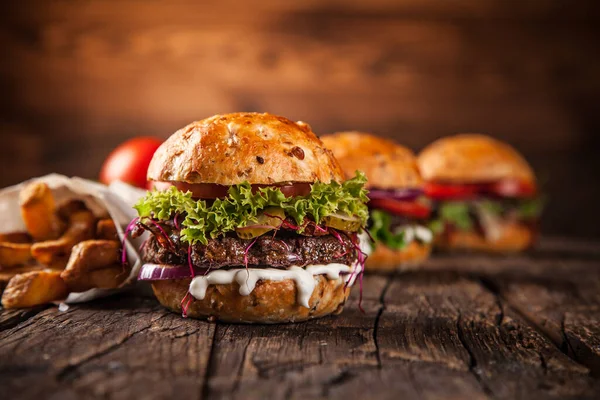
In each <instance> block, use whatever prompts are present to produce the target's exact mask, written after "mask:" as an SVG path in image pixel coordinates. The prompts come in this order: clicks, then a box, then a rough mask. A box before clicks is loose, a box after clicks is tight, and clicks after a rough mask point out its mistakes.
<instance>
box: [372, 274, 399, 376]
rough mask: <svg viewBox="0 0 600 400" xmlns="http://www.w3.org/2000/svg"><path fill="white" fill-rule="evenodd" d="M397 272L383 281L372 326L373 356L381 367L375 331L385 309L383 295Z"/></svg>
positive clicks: (378, 366) (376, 331) (377, 329)
mask: <svg viewBox="0 0 600 400" xmlns="http://www.w3.org/2000/svg"><path fill="white" fill-rule="evenodd" d="M396 276H397V274H393V275H390V276H388V277H387V281H386V282H385V286H384V287H383V289H382V290H381V294H380V295H379V309H378V310H377V315H376V316H375V321H374V325H375V326H374V327H373V342H374V344H375V357H376V358H377V368H380V369H381V368H382V365H383V364H382V362H381V353H380V350H379V342H378V341H377V333H378V331H379V320H380V319H381V315H382V314H383V311H384V310H385V295H386V293H387V291H388V289H389V288H390V285H391V284H392V281H393V280H394V279H395V278H396Z"/></svg>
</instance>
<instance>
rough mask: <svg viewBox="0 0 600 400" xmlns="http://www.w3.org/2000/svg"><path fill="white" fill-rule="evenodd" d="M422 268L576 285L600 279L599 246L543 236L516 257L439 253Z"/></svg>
mask: <svg viewBox="0 0 600 400" xmlns="http://www.w3.org/2000/svg"><path fill="white" fill-rule="evenodd" d="M419 268H420V269H423V270H427V271H459V272H461V273H466V274H471V275H474V276H478V277H483V278H485V279H492V280H494V279H505V280H506V279H512V280H520V281H527V280H529V281H531V280H536V281H537V282H548V283H549V284H551V283H552V282H563V283H564V282H573V283H577V282H580V281H582V280H583V281H585V280H586V279H591V280H594V279H600V245H599V244H598V242H597V241H587V242H586V241H581V240H573V239H568V238H565V237H542V238H541V239H540V240H539V243H538V244H537V245H536V247H535V248H534V249H533V250H531V251H528V252H524V253H520V254H513V255H490V254H481V253H468V252H463V253H443V252H439V253H436V254H435V255H434V256H433V257H431V258H430V259H429V260H427V261H426V262H425V263H424V264H423V265H421V266H420V267H419Z"/></svg>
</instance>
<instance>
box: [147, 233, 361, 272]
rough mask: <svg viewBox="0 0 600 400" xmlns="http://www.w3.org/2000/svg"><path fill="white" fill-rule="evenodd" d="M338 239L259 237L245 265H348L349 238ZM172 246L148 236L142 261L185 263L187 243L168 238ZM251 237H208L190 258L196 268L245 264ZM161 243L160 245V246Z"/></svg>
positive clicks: (351, 257) (351, 247)
mask: <svg viewBox="0 0 600 400" xmlns="http://www.w3.org/2000/svg"><path fill="white" fill-rule="evenodd" d="M340 237H341V240H340V239H338V238H336V237H334V236H332V235H325V236H311V237H309V236H300V235H287V236H284V237H281V238H280V237H276V238H273V237H272V236H270V235H263V236H260V237H259V238H258V239H257V240H256V242H255V243H254V244H253V245H252V247H250V249H249V250H248V252H247V255H246V257H247V261H248V266H265V267H288V266H290V265H298V266H305V265H311V264H329V263H341V264H345V265H350V264H351V263H352V262H354V261H355V260H356V259H357V254H356V252H357V250H356V248H355V246H354V244H352V240H351V239H350V238H349V237H348V236H346V235H344V234H343V233H340ZM171 238H172V239H175V240H172V242H173V245H172V246H169V245H167V244H166V243H164V242H165V241H164V240H160V241H159V240H157V239H156V238H155V237H154V236H152V237H151V238H150V239H149V240H148V242H147V243H146V244H145V246H144V249H143V254H144V261H145V262H151V263H155V264H172V265H186V264H187V262H188V261H187V257H188V246H187V244H181V243H178V241H177V238H176V237H173V236H172V237H171ZM253 240H254V239H250V240H245V239H240V238H238V237H233V236H226V237H221V238H217V239H210V240H209V241H208V244H206V245H203V244H200V243H197V244H195V245H193V246H192V251H191V258H192V263H193V264H194V266H196V267H210V268H221V267H230V266H240V265H245V252H246V249H247V248H248V246H250V244H251V243H252V241H253ZM163 245H164V246H163Z"/></svg>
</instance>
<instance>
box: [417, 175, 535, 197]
mask: <svg viewBox="0 0 600 400" xmlns="http://www.w3.org/2000/svg"><path fill="white" fill-rule="evenodd" d="M423 191H424V192H425V194H426V195H427V196H428V197H430V198H432V199H436V200H466V199H471V198H473V197H476V196H477V195H486V194H494V195H497V196H501V197H531V196H534V195H535V194H536V192H537V188H536V186H535V184H534V183H533V182H527V181H519V180H516V179H504V180H501V181H497V182H491V183H471V184H462V185H461V184H443V183H434V182H429V183H426V184H425V186H424V187H423Z"/></svg>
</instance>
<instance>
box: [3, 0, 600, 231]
mask: <svg viewBox="0 0 600 400" xmlns="http://www.w3.org/2000/svg"><path fill="white" fill-rule="evenodd" d="M595 3H597V2H595V1H592V0H589V1H588V0H577V1H568V0H557V1H551V0H548V1H535V0H529V1H520V0H519V1H517V0H472V1H467V0H439V1H438V0H435V1H434V0H400V1H393V0H374V1H362V0H350V1H348V0H332V1H321V0H304V1H298V2H291V1H284V0H281V1H276V0H260V1H253V2H243V1H237V0H222V1H198V2H182V1H158V0H148V1H138V0H120V1H100V0H86V1H83V0H82V1H65V0H60V1H52V2H50V1H43V0H30V1H19V2H3V5H2V6H1V7H2V8H3V9H2V10H0V11H1V17H0V19H1V22H2V24H1V27H0V48H2V51H3V52H4V54H3V56H2V58H1V60H0V88H1V91H2V96H1V100H0V134H1V135H2V137H1V138H2V141H1V142H2V145H1V146H0V172H1V173H0V186H6V185H9V184H13V183H16V182H18V181H21V180H23V179H26V178H28V177H32V176H36V175H40V174H45V173H48V172H52V171H56V172H61V173H65V174H69V175H75V174H76V175H80V176H84V177H91V178H93V177H96V176H97V173H98V170H99V168H100V165H101V163H102V160H103V159H104V157H105V156H106V155H107V154H108V153H109V151H110V150H111V149H112V148H113V147H114V146H116V145H117V144H118V143H119V142H121V141H123V140H125V139H127V138H129V137H132V136H136V135H141V134H143V135H156V136H159V137H166V136H168V135H169V134H170V133H172V132H173V131H174V130H176V129H177V128H179V127H181V126H183V125H184V124H186V123H188V122H190V121H192V120H195V119H201V118H203V117H206V116H209V115H211V114H214V113H224V112H230V111H242V110H244V111H245V110H247V111H269V112H272V113H277V114H282V115H285V116H287V117H289V118H292V119H301V120H304V121H307V122H309V123H310V124H311V125H312V126H313V129H314V130H315V131H316V132H318V133H325V132H330V131H334V130H341V129H360V130H366V131H372V132H376V133H378V134H381V135H383V136H387V137H392V138H395V139H397V140H398V141H400V142H402V143H404V144H406V145H408V146H411V147H413V148H415V149H416V150H418V149H420V148H422V147H423V146H424V145H426V144H427V143H428V142H430V141H432V140H433V139H435V138H437V137H440V136H443V135H446V134H450V133H454V132H465V131H471V132H473V131H481V132H487V133H490V134H492V135H494V136H497V137H499V138H502V139H504V140H507V141H508V142H510V143H512V144H513V145H515V146H517V147H518V148H519V149H521V150H522V152H523V153H524V154H525V155H526V156H527V157H528V158H529V159H530V160H531V162H532V164H533V165H534V167H535V168H536V169H537V170H538V172H539V175H540V176H541V177H542V179H543V180H545V181H546V190H547V191H548V193H549V195H550V199H551V202H550V206H549V212H548V218H547V219H546V221H545V226H544V229H545V230H546V231H547V232H550V233H563V234H572V235H578V236H600V224H598V222H599V220H600V218H598V217H596V216H595V214H597V212H598V211H597V209H598V206H597V205H596V204H597V203H598V199H599V198H600V197H599V195H600V190H599V185H598V177H597V176H598V174H599V171H600V162H599V161H598V160H599V157H600V156H599V155H598V154H597V149H598V147H599V146H598V145H599V144H600V140H599V139H598V135H597V134H596V132H597V131H598V129H599V128H600V106H599V105H600V47H599V46H600V18H599V13H598V12H599V7H598V6H596V5H595ZM244 4H248V5H244ZM250 4H251V5H250Z"/></svg>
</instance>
